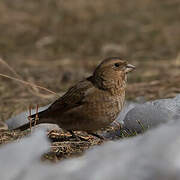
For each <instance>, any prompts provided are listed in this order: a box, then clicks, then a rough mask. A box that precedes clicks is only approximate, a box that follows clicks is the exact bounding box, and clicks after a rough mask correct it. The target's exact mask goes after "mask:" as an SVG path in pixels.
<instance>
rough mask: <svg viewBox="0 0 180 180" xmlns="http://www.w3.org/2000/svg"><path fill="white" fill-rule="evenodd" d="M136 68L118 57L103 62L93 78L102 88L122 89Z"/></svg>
mask: <svg viewBox="0 0 180 180" xmlns="http://www.w3.org/2000/svg"><path fill="white" fill-rule="evenodd" d="M134 69H135V66H133V65H131V64H128V63H127V61H125V60H121V59H120V58H118V57H111V58H107V59H105V60H104V61H102V62H101V63H100V64H99V65H98V66H97V68H96V69H95V71H94V74H93V77H94V79H95V81H96V83H98V85H99V86H101V88H104V89H109V88H113V87H114V88H120V87H121V86H123V85H124V84H125V83H126V79H127V74H128V73H129V72H131V71H132V70H134Z"/></svg>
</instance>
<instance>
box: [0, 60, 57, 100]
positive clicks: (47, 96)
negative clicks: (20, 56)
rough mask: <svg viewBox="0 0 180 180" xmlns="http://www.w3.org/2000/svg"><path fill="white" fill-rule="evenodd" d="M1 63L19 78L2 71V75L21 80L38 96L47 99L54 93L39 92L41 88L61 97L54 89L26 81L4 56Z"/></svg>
mask: <svg viewBox="0 0 180 180" xmlns="http://www.w3.org/2000/svg"><path fill="white" fill-rule="evenodd" d="M0 63H1V64H3V65H4V66H5V67H6V68H7V69H8V70H10V71H11V72H12V73H13V74H14V75H15V76H16V77H17V78H15V77H12V76H8V75H6V74H1V73H0V76H2V77H5V78H8V79H11V80H14V81H17V82H20V83H21V84H24V85H26V86H28V90H30V91H31V93H32V94H34V95H36V96H38V97H42V98H47V99H49V98H52V95H45V94H42V93H39V89H41V90H44V91H47V92H49V93H51V94H53V95H55V96H58V97H59V95H58V94H57V93H55V92H53V91H51V90H49V89H47V88H45V87H42V86H39V85H36V84H34V83H30V82H27V81H24V80H23V78H22V77H21V76H20V75H19V74H18V73H17V72H16V71H15V70H14V69H13V68H12V67H11V66H10V65H9V64H8V63H6V62H5V61H4V60H3V59H2V58H0ZM29 87H31V88H33V90H34V91H33V90H32V89H30V88H29Z"/></svg>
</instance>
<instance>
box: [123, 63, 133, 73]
mask: <svg viewBox="0 0 180 180" xmlns="http://www.w3.org/2000/svg"><path fill="white" fill-rule="evenodd" d="M134 69H135V66H133V65H132V64H127V66H126V70H125V72H126V73H128V72H131V71H133V70H134Z"/></svg>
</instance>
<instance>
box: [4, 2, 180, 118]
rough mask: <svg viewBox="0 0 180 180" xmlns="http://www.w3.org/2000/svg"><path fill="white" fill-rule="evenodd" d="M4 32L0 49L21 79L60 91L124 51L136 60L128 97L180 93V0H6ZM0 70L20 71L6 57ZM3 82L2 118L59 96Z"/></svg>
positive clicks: (150, 96)
mask: <svg viewBox="0 0 180 180" xmlns="http://www.w3.org/2000/svg"><path fill="white" fill-rule="evenodd" d="M0 33H1V35H0V57H1V58H2V59H3V60H4V61H5V62H7V63H8V64H9V65H10V66H11V67H12V68H13V69H14V70H15V71H16V72H17V73H18V74H19V75H20V76H21V78H23V80H25V81H29V82H32V83H35V84H38V85H41V86H43V87H46V88H48V89H50V90H52V91H54V92H57V93H60V94H61V93H63V92H64V91H65V90H66V89H67V88H68V87H69V86H71V85H73V84H74V83H75V82H77V81H78V80H81V79H82V78H83V77H87V76H88V75H89V74H90V73H91V72H92V71H93V69H94V68H95V67H96V65H97V64H98V63H99V62H100V61H101V60H102V59H104V58H106V57H109V56H119V57H121V58H122V59H127V60H128V61H129V62H130V63H132V64H134V65H136V66H137V70H136V71H135V72H133V74H131V75H130V76H129V84H128V87H127V99H133V100H134V99H136V98H137V97H139V96H144V97H145V99H147V100H151V99H157V98H167V97H173V96H174V95H175V94H176V93H180V73H179V69H180V1H179V0H163V1H161V0H133V1H130V0H129V1H128V0H127V1H124V0H111V1H109V0H98V1H95V0H92V1H85V0H76V1H74V0H68V1H63V0H28V1H27V0H13V1H12V0H3V1H0ZM0 73H1V74H6V75H10V76H13V77H17V75H15V74H12V73H11V72H10V71H9V70H8V69H7V67H6V66H5V65H3V64H1V65H0ZM0 84H1V85H0V96H1V101H0V119H2V120H5V119H7V118H8V117H10V116H13V115H15V114H17V113H19V112H21V111H23V110H26V109H27V107H28V106H29V105H30V104H32V105H34V106H35V105H36V104H37V103H38V104H39V105H45V104H48V103H50V102H52V101H53V100H54V99H55V98H56V97H55V96H53V94H48V93H47V92H45V91H37V90H33V91H34V92H35V93H33V94H32V92H31V91H30V90H29V88H28V89H27V87H25V86H24V85H22V84H19V83H17V82H15V81H12V80H9V79H6V78H4V77H0ZM46 95H52V96H48V98H47V96H46Z"/></svg>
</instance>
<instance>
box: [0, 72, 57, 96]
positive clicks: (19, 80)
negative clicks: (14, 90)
mask: <svg viewBox="0 0 180 180" xmlns="http://www.w3.org/2000/svg"><path fill="white" fill-rule="evenodd" d="M0 76H3V77H6V78H8V79H12V80H15V81H18V82H21V83H23V84H26V85H28V86H31V87H37V88H39V89H42V90H45V91H47V92H49V93H51V94H54V95H56V96H59V95H58V94H57V93H55V92H53V91H51V90H49V89H47V88H45V87H42V86H38V85H35V84H33V83H30V82H26V81H24V80H21V79H17V78H14V77H11V76H8V75H5V74H1V73H0Z"/></svg>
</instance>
